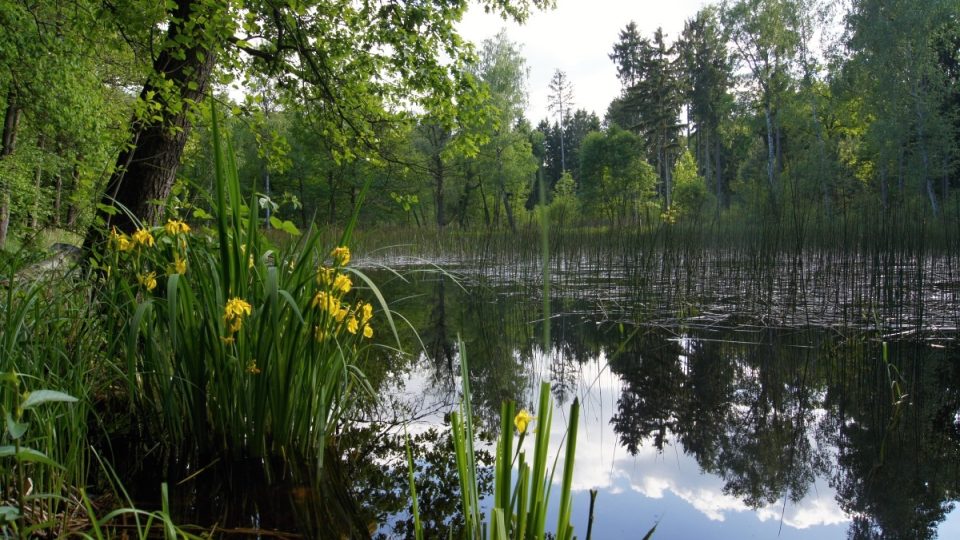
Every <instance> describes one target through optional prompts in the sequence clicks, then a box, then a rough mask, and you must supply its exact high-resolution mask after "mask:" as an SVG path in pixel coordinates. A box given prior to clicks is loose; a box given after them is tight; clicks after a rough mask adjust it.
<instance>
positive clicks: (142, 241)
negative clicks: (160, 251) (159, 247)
mask: <svg viewBox="0 0 960 540" xmlns="http://www.w3.org/2000/svg"><path fill="white" fill-rule="evenodd" d="M133 241H134V242H135V243H137V244H139V245H141V246H147V247H153V244H154V240H153V235H152V234H150V231H148V230H147V229H137V232H135V233H133Z"/></svg>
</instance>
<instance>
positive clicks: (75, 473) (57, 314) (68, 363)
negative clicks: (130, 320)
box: [0, 259, 109, 536]
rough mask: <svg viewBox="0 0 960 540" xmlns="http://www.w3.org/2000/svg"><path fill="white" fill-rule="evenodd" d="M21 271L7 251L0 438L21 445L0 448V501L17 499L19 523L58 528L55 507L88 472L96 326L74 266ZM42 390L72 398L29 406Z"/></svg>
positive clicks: (0, 296)
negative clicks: (45, 273)
mask: <svg viewBox="0 0 960 540" xmlns="http://www.w3.org/2000/svg"><path fill="white" fill-rule="evenodd" d="M27 274H28V272H24V271H23V268H22V266H21V265H20V264H18V263H17V262H16V261H12V260H9V259H8V260H7V261H6V264H2V265H0V283H3V285H0V373H2V374H3V380H4V381H5V382H4V383H0V410H2V411H3V416H4V418H3V428H4V429H3V432H2V434H0V447H3V448H7V449H10V448H14V449H16V448H20V449H24V448H26V449H30V452H29V453H28V454H29V455H28V454H24V453H22V452H21V451H15V452H13V453H12V454H9V455H5V456H4V457H0V507H3V506H7V507H8V508H9V507H16V508H17V512H16V515H17V516H18V517H17V520H18V521H17V528H18V530H19V531H21V532H27V533H29V534H51V535H54V536H56V535H61V534H65V533H66V528H67V521H68V520H67V519H65V517H64V516H65V515H66V514H67V513H68V512H69V511H70V510H71V509H72V508H74V507H75V505H76V502H77V499H76V498H75V494H76V488H77V487H78V486H83V485H84V483H85V481H86V479H87V476H88V469H89V459H90V458H89V446H88V437H89V434H90V433H89V430H90V427H91V426H95V415H94V411H93V403H94V401H95V400H96V399H97V396H98V395H102V393H103V391H104V389H105V388H106V387H107V384H108V381H109V373H108V371H109V370H107V369H103V367H102V366H104V365H106V362H105V360H106V358H105V355H104V354H103V353H102V350H103V341H102V339H103V332H102V327H101V326H100V322H99V320H98V319H97V317H96V316H95V313H94V310H93V308H92V307H91V303H90V301H89V289H88V288H87V287H86V286H85V284H84V283H83V282H82V281H81V280H80V279H78V276H77V273H75V272H73V273H66V274H64V273H58V274H56V275H54V276H41V277H36V276H29V275H27ZM105 372H107V373H105ZM49 390H52V391H58V392H62V393H63V394H50V393H49V392H45V391H49ZM45 395H46V396H48V397H49V396H51V395H69V396H72V397H74V398H76V402H74V403H51V404H48V405H44V406H42V407H35V404H36V402H37V400H38V399H40V398H41V397H43V396H45ZM31 396H33V397H32V398H31ZM67 401H72V400H67ZM0 453H4V454H6V453H7V452H5V451H0ZM38 456H43V459H34V458H37V457H38ZM11 503H13V504H11ZM3 514H4V515H6V516H7V517H10V516H12V515H13V514H10V513H3ZM2 521H3V517H2V516H0V522H2ZM0 526H2V525H0Z"/></svg>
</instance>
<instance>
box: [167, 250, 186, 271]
mask: <svg viewBox="0 0 960 540" xmlns="http://www.w3.org/2000/svg"><path fill="white" fill-rule="evenodd" d="M170 270H172V272H171V273H173V274H186V273H187V261H186V260H185V259H183V258H181V257H180V254H179V253H177V254H174V256H173V264H171V265H170Z"/></svg>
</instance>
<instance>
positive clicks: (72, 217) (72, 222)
mask: <svg viewBox="0 0 960 540" xmlns="http://www.w3.org/2000/svg"><path fill="white" fill-rule="evenodd" d="M81 159H82V157H81V156H77V162H76V163H74V164H73V174H72V177H73V188H72V189H73V191H74V195H73V197H76V191H77V190H78V189H80V160H81ZM79 214H80V212H79V211H78V210H77V205H76V203H75V202H73V201H71V202H70V204H69V206H67V228H68V229H73V228H74V227H75V226H76V225H77V216H78V215H79Z"/></svg>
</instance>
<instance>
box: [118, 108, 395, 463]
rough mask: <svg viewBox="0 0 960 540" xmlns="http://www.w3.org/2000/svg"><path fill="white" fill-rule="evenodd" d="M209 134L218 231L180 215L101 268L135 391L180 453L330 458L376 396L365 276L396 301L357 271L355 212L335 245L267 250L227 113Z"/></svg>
mask: <svg viewBox="0 0 960 540" xmlns="http://www.w3.org/2000/svg"><path fill="white" fill-rule="evenodd" d="M212 131H213V142H214V155H215V161H216V182H215V188H216V191H215V212H214V213H215V216H216V218H215V228H214V229H213V230H212V231H211V232H210V233H207V232H206V231H204V230H200V231H198V232H194V231H193V229H191V227H190V226H188V225H187V224H186V223H184V222H183V221H180V220H179V219H177V218H176V217H174V218H172V219H170V220H169V221H168V222H167V223H166V225H164V226H162V227H155V228H140V229H139V230H138V231H136V232H135V233H134V234H132V235H130V236H127V235H124V234H118V233H116V232H114V233H112V234H111V239H110V242H109V246H108V248H107V251H106V254H105V255H104V257H103V258H102V259H101V261H100V262H99V265H100V266H101V268H102V269H103V270H104V274H105V275H106V276H107V277H106V279H107V286H106V287H105V291H106V295H107V303H108V304H109V305H110V306H112V309H113V310H114V311H113V312H112V313H111V315H110V317H111V319H112V320H113V321H114V324H115V326H116V327H117V328H118V330H119V331H121V332H122V333H123V335H124V338H123V340H122V342H121V343H120V354H119V356H120V357H121V358H122V359H123V360H122V362H123V363H124V364H125V365H124V372H125V378H126V385H127V389H128V392H129V394H130V396H131V397H132V398H133V401H134V403H135V406H136V408H137V409H138V411H139V416H140V418H142V419H143V421H144V422H145V423H146V426H147V429H148V431H149V432H150V434H151V435H152V436H153V437H154V438H155V439H157V440H159V441H162V442H165V443H170V444H171V445H172V447H173V448H174V449H179V450H181V451H182V450H186V451H192V452H197V453H199V454H200V455H203V454H206V453H210V452H217V453H220V452H222V453H226V454H227V455H230V456H232V457H235V458H240V457H278V458H283V459H291V458H299V459H306V460H308V461H316V462H320V461H321V460H322V456H323V454H324V452H323V448H324V446H325V441H326V437H327V435H328V434H329V433H330V432H331V430H332V429H334V428H335V426H336V424H337V421H338V419H339V417H340V415H341V413H342V412H343V411H344V410H346V409H347V408H348V407H349V405H350V403H351V400H352V399H353V398H354V397H355V396H356V395H357V392H358V391H360V392H369V391H370V390H369V386H368V384H367V382H366V380H365V377H364V375H363V373H361V372H360V370H359V369H358V368H357V360H358V358H360V357H361V356H362V355H363V354H364V351H365V350H366V348H367V347H368V346H369V345H368V344H369V343H370V339H371V338H372V337H373V335H374V332H375V331H377V330H375V327H374V324H375V322H374V319H375V315H374V308H373V306H372V305H371V304H370V303H368V302H365V301H364V300H362V299H360V297H359V295H358V294H357V292H356V289H357V287H355V283H354V281H355V280H356V281H357V282H358V283H363V284H365V285H366V286H367V289H368V292H369V293H370V294H371V295H372V296H375V297H376V298H377V300H378V301H379V303H380V305H381V306H382V307H384V308H385V306H384V303H383V299H382V297H381V296H380V293H379V291H377V289H376V288H375V286H374V285H373V283H372V282H371V281H370V280H369V279H368V278H367V277H366V276H365V275H364V274H363V273H361V272H359V271H358V270H355V269H353V268H350V267H349V266H348V265H349V262H350V251H349V249H348V248H347V247H346V245H347V243H348V241H349V239H350V233H351V231H352V228H353V224H354V223H355V220H356V213H355V214H354V218H353V220H352V221H351V222H350V224H349V225H348V226H347V228H346V231H345V233H344V235H343V238H342V240H341V242H340V243H339V244H338V246H336V247H334V248H333V249H332V250H331V249H330V248H329V247H326V248H321V247H320V246H319V245H318V244H319V234H318V233H317V232H315V231H310V232H308V233H307V234H305V235H303V236H302V237H301V238H300V240H299V242H297V243H296V245H294V246H291V247H288V248H284V249H279V248H274V247H272V246H270V245H269V244H268V242H267V241H266V239H265V238H264V237H263V235H262V234H261V232H260V230H259V228H258V219H257V216H256V214H255V213H254V209H256V208H257V205H256V204H255V201H253V200H252V201H250V204H248V205H245V204H244V201H243V200H242V198H241V194H240V184H239V180H238V177H237V171H236V165H235V163H234V160H233V158H232V151H231V149H230V144H229V142H227V143H226V148H223V146H222V143H221V138H220V136H219V131H218V124H217V119H216V114H214V118H213V122H212ZM254 197H255V195H254ZM361 199H362V197H361ZM358 206H359V202H358ZM383 313H384V319H385V320H386V323H387V324H386V325H385V326H384V328H391V329H392V328H393V323H392V320H391V319H390V316H389V313H388V312H387V311H386V309H383Z"/></svg>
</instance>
